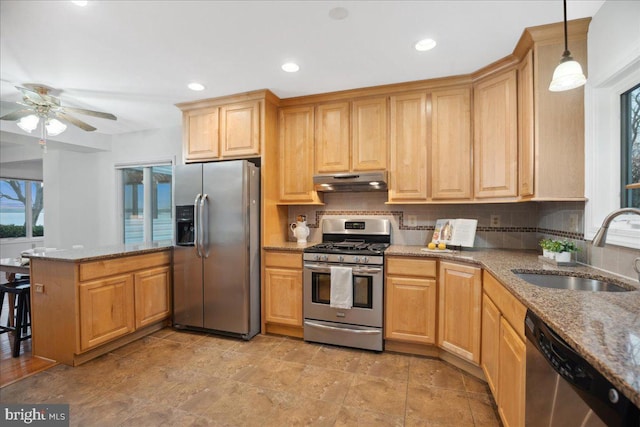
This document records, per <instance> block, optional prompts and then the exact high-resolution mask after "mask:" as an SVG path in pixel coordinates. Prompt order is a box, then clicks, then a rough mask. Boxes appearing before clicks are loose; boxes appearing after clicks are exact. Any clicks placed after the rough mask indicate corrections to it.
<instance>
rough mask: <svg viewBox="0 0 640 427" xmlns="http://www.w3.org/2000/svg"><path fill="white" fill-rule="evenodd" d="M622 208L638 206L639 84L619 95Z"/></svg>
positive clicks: (639, 181) (639, 185) (639, 150)
mask: <svg viewBox="0 0 640 427" xmlns="http://www.w3.org/2000/svg"><path fill="white" fill-rule="evenodd" d="M620 99H621V104H620V119H621V120H620V123H621V127H622V132H621V141H622V145H621V146H622V150H621V151H622V164H621V167H620V171H621V176H622V192H621V194H622V197H621V204H622V207H623V208H627V207H629V208H640V84H638V85H636V87H634V88H633V89H630V90H628V91H627V92H625V93H623V94H622V95H621V97H620Z"/></svg>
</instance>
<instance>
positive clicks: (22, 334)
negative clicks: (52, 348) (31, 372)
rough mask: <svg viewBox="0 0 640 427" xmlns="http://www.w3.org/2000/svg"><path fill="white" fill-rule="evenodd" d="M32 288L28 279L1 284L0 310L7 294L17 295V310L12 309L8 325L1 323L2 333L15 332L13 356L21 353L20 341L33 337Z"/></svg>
mask: <svg viewBox="0 0 640 427" xmlns="http://www.w3.org/2000/svg"><path fill="white" fill-rule="evenodd" d="M30 290H31V284H30V283H29V282H28V281H17V282H10V283H5V284H2V285H0V311H2V306H3V304H4V296H5V294H7V296H8V297H12V296H13V297H15V312H14V310H10V311H9V319H8V320H7V325H6V326H2V325H0V334H2V333H4V332H13V334H14V340H13V349H12V355H13V357H18V356H19V355H20V343H21V342H22V341H24V340H28V339H30V338H31V333H30V327H31V301H30V298H29V293H30ZM12 320H13V322H12ZM12 323H13V325H12Z"/></svg>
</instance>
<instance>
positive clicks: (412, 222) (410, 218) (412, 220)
mask: <svg viewBox="0 0 640 427" xmlns="http://www.w3.org/2000/svg"><path fill="white" fill-rule="evenodd" d="M407 226H409V227H417V226H418V217H417V216H415V215H407Z"/></svg>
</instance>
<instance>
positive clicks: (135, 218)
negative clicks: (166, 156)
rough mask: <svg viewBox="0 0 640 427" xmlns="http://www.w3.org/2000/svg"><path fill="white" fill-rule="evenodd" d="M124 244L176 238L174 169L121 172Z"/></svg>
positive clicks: (164, 166)
mask: <svg viewBox="0 0 640 427" xmlns="http://www.w3.org/2000/svg"><path fill="white" fill-rule="evenodd" d="M121 174H122V207H123V235H124V243H138V242H152V241H160V240H171V239H172V237H173V202H172V192H171V190H172V186H171V183H172V166H171V165H170V164H169V165H167V164H161V165H153V166H133V167H126V168H122V169H121Z"/></svg>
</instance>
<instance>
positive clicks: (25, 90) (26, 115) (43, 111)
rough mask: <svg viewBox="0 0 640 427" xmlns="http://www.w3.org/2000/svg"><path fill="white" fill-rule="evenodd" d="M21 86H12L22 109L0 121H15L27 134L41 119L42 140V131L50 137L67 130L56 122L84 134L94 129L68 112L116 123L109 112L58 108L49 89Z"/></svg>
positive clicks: (27, 85) (43, 86)
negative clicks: (70, 125)
mask: <svg viewBox="0 0 640 427" xmlns="http://www.w3.org/2000/svg"><path fill="white" fill-rule="evenodd" d="M24 86H25V87H21V86H16V89H18V90H19V91H20V92H22V102H18V104H20V105H22V106H24V107H26V108H23V109H21V110H17V111H14V112H12V113H9V114H5V115H4V116H2V117H0V120H17V121H18V126H20V128H21V129H23V130H25V131H27V132H31V131H32V130H34V129H36V128H37V126H38V123H39V122H40V120H42V122H43V126H42V139H44V137H45V128H46V132H47V134H49V135H52V136H53V135H58V134H60V133H62V132H63V131H64V130H65V129H66V128H67V127H66V125H64V124H63V123H62V122H60V121H59V120H58V119H60V120H62V121H65V122H67V123H71V124H72V125H74V126H77V127H79V128H80V129H83V130H85V131H87V132H92V131H94V130H96V128H95V127H94V126H91V125H90V124H88V123H85V122H83V121H82V120H80V119H78V118H76V117H74V116H72V115H71V114H69V113H78V114H84V115H87V116H94V117H100V118H102V119H109V120H117V117H116V116H114V115H113V114H110V113H103V112H100V111H93V110H86V109H84V108H75V107H65V106H62V105H60V99H58V98H57V97H55V96H53V95H50V94H49V92H51V90H52V89H51V88H49V87H47V86H45V85H40V84H32V83H29V84H25V85H24Z"/></svg>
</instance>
